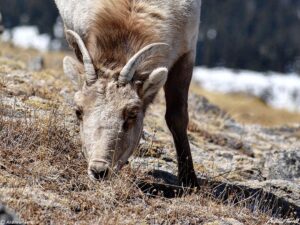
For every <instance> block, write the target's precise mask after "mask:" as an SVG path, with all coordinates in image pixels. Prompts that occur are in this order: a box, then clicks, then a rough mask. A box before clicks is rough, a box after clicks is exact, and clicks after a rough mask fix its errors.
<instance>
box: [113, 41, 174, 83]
mask: <svg viewBox="0 0 300 225" xmlns="http://www.w3.org/2000/svg"><path fill="white" fill-rule="evenodd" d="M169 47H170V46H169V45H168V44H166V43H163V42H158V43H153V44H150V45H147V46H146V47H144V48H142V49H141V50H140V51H138V52H137V53H136V54H135V55H134V56H133V57H131V59H130V60H129V61H128V62H127V64H126V65H125V66H124V67H123V69H122V70H121V72H120V76H119V83H121V84H123V85H124V84H126V83H128V82H130V81H131V80H132V78H133V76H134V73H135V71H136V70H137V68H138V66H139V64H140V63H142V62H143V61H144V60H145V59H146V58H148V57H149V56H150V55H152V54H154V53H155V52H159V51H165V50H168V49H169Z"/></svg>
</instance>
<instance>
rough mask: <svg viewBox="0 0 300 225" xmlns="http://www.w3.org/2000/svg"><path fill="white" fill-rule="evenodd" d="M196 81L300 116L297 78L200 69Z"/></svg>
mask: <svg viewBox="0 0 300 225" xmlns="http://www.w3.org/2000/svg"><path fill="white" fill-rule="evenodd" d="M194 80H195V81H197V82H199V83H200V85H201V86H202V87H203V88H205V89H207V90H210V91H217V92H221V93H244V94H248V95H251V96H255V97H258V98H260V99H262V100H263V101H265V102H266V103H267V104H268V105H270V106H272V107H275V108H279V109H287V110H289V111H294V112H295V111H298V112H300V77H299V76H298V75H297V74H280V73H275V72H268V73H259V72H253V71H247V70H241V71H234V70H230V69H226V68H214V69H208V68H205V67H197V68H195V70H194Z"/></svg>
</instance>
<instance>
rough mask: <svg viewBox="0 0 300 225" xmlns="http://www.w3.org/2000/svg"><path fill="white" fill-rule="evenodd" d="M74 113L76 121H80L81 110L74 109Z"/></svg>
mask: <svg viewBox="0 0 300 225" xmlns="http://www.w3.org/2000/svg"><path fill="white" fill-rule="evenodd" d="M75 113H76V116H77V119H79V120H82V114H83V113H82V110H80V109H76V110H75Z"/></svg>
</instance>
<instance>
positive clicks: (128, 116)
mask: <svg viewBox="0 0 300 225" xmlns="http://www.w3.org/2000/svg"><path fill="white" fill-rule="evenodd" d="M136 118H137V112H130V113H128V115H127V119H128V120H135V119H136Z"/></svg>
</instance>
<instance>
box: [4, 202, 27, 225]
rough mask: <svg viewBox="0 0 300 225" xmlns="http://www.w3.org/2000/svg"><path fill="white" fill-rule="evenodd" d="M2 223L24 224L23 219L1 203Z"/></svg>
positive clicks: (10, 224) (6, 224)
mask: <svg viewBox="0 0 300 225" xmlns="http://www.w3.org/2000/svg"><path fill="white" fill-rule="evenodd" d="M0 224H1V225H17V224H18V225H22V223H21V221H20V220H19V219H18V218H17V216H16V215H14V214H13V213H12V212H10V211H9V210H8V209H7V208H5V207H4V206H3V205H1V204H0Z"/></svg>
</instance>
